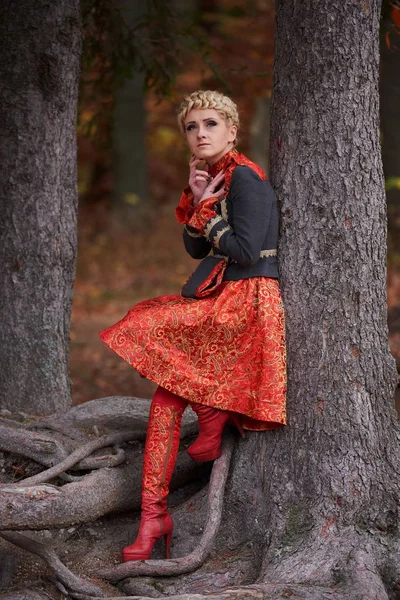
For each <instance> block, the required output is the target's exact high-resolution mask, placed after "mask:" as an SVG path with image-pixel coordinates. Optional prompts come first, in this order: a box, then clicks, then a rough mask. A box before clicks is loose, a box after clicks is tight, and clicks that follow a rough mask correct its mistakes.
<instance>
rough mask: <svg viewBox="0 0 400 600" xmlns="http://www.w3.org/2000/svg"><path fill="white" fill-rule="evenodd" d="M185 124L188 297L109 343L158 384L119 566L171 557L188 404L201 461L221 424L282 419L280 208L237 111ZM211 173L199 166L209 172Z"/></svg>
mask: <svg viewBox="0 0 400 600" xmlns="http://www.w3.org/2000/svg"><path fill="white" fill-rule="evenodd" d="M178 122H179V124H180V127H181V129H182V131H183V132H184V134H185V136H186V140H187V143H188V145H189V148H190V150H191V152H192V158H191V160H190V175H189V187H188V188H186V189H185V190H184V192H183V194H182V196H181V199H180V202H179V206H178V207H177V209H176V217H177V219H178V221H179V222H180V223H182V224H184V231H183V239H184V244H185V247H186V250H187V251H188V252H189V254H190V255H191V256H192V257H193V258H202V259H203V260H202V262H201V263H200V265H199V267H198V268H197V269H196V270H195V272H194V273H193V275H192V276H191V277H190V278H189V280H188V282H187V283H186V285H185V286H184V288H183V290H182V296H161V297H159V298H154V299H152V300H148V301H144V302H140V303H139V304H137V305H136V306H134V307H133V308H132V309H131V310H130V311H129V313H128V314H127V316H126V317H125V318H124V319H122V321H120V322H119V323H117V324H116V325H114V326H112V327H110V328H109V329H107V330H105V331H103V332H102V333H101V334H100V335H101V338H102V339H103V341H104V342H105V343H106V344H108V345H109V346H110V348H112V350H114V351H115V352H117V354H119V355H120V356H121V357H122V358H123V359H125V360H126V361H127V362H128V363H129V364H131V365H132V366H133V367H134V368H135V369H137V370H138V371H139V373H141V374H142V375H144V376H145V377H147V378H149V379H151V380H152V381H154V382H156V383H157V384H158V386H159V387H158V389H157V391H156V393H155V395H154V397H153V400H152V403H151V407H150V415H149V424H148V431H147V439H146V445H145V455H144V465H143V479H142V514H141V522H140V527H139V532H138V536H137V538H136V540H135V542H134V543H133V544H131V545H130V546H128V547H127V548H124V550H123V553H122V555H123V560H124V561H129V560H146V559H148V558H150V555H151V552H152V549H153V546H154V544H155V542H156V540H157V539H159V538H160V537H164V538H165V543H166V557H167V558H168V557H169V548H170V541H171V535H172V529H173V522H172V518H171V516H170V515H169V513H168V510H167V504H166V499H167V496H168V491H169V487H168V486H169V482H170V479H171V477H172V473H173V470H174V466H175V462H176V457H177V453H178V447H179V434H180V425H181V420H182V415H183V412H184V410H185V408H186V407H187V405H188V404H190V406H191V408H192V409H193V410H194V411H195V412H196V413H197V416H198V420H199V436H198V438H197V440H196V441H195V442H194V443H193V444H192V445H191V446H190V447H189V449H188V453H189V455H190V456H191V457H192V458H193V459H194V460H196V461H208V460H213V459H215V458H217V457H218V456H219V455H220V449H221V438H222V433H223V429H224V427H225V425H226V424H227V423H228V422H229V421H231V422H233V423H234V424H236V425H237V427H238V428H239V430H240V431H241V432H242V431H243V430H242V427H244V428H245V429H250V430H256V431H260V430H267V429H274V428H277V427H282V426H283V425H284V424H285V422H286V413H285V392H286V371H285V342H284V321H283V309H282V304H281V299H280V293H279V285H278V281H277V278H278V270H277V256H276V255H277V252H276V247H277V241H278V211H277V206H276V200H275V197H274V193H273V190H272V187H271V185H270V184H269V182H268V181H267V180H266V176H265V174H264V172H263V171H262V169H261V168H260V167H259V166H257V165H256V164H254V163H252V162H251V161H250V160H249V159H247V158H246V157H245V156H244V155H243V154H240V153H239V152H237V151H236V150H235V144H236V139H237V131H238V128H239V118H238V112H237V108H236V105H235V104H234V103H233V102H232V100H231V99H230V98H228V97H227V96H224V95H223V94H221V93H219V92H214V91H197V92H194V93H193V94H191V95H190V96H187V97H186V98H185V100H184V101H183V103H182V105H181V107H180V110H179V114H178ZM204 161H205V165H204V166H203V167H201V165H202V164H204Z"/></svg>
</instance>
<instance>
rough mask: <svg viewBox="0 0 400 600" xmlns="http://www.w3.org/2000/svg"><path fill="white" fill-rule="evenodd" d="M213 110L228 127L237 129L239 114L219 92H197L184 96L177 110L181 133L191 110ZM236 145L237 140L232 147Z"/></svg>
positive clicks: (230, 102) (231, 103)
mask: <svg viewBox="0 0 400 600" xmlns="http://www.w3.org/2000/svg"><path fill="white" fill-rule="evenodd" d="M193 108H195V109H197V108H200V109H205V108H213V109H215V110H216V111H217V112H218V113H219V114H220V115H221V117H222V118H223V119H225V121H226V122H227V123H228V125H236V128H237V129H239V125H240V123H239V113H238V109H237V106H236V104H235V103H234V102H233V100H231V99H230V98H229V96H224V94H221V92H217V91H212V90H205V91H204V90H197V91H196V92H193V93H192V94H189V96H185V98H184V100H183V102H182V104H181V105H180V106H179V108H178V124H179V128H180V130H181V131H182V133H184V132H185V119H186V117H187V115H188V113H189V112H190V111H191V110H192V109H193ZM236 143H237V138H236V139H235V141H234V145H235V144H236Z"/></svg>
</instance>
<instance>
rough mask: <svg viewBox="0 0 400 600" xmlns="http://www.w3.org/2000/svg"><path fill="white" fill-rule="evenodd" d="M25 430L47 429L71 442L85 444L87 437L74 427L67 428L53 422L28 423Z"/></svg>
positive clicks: (64, 425) (37, 421)
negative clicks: (75, 441) (67, 438)
mask: <svg viewBox="0 0 400 600" xmlns="http://www.w3.org/2000/svg"><path fill="white" fill-rule="evenodd" d="M26 429H48V430H50V431H55V432H57V433H61V434H62V435H63V436H66V437H69V438H71V440H77V441H78V442H79V441H82V442H85V441H87V436H86V435H85V434H84V433H82V431H79V430H78V429H76V428H75V427H67V426H66V424H65V423H64V424H62V425H61V424H60V423H56V422H55V421H52V422H49V421H39V420H36V421H34V422H33V423H28V424H27V425H26Z"/></svg>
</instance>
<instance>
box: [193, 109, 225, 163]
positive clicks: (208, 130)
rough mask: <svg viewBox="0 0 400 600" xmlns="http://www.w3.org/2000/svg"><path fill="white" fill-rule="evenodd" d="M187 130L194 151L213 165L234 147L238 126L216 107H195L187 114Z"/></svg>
mask: <svg viewBox="0 0 400 600" xmlns="http://www.w3.org/2000/svg"><path fill="white" fill-rule="evenodd" d="M185 131H186V139H187V142H188V144H189V148H190V150H191V151H192V153H193V154H194V155H195V156H196V157H197V158H203V159H204V160H206V161H207V162H208V164H210V165H213V164H215V163H216V162H217V161H218V160H219V159H220V158H221V157H222V156H223V155H224V154H225V153H226V152H228V150H231V148H233V142H234V141H235V138H236V131H237V128H236V125H228V123H227V122H226V121H225V119H224V118H223V117H222V116H221V115H220V114H219V113H218V112H217V111H216V110H215V109H214V108H193V109H192V110H191V111H190V112H188V114H187V115H186V119H185Z"/></svg>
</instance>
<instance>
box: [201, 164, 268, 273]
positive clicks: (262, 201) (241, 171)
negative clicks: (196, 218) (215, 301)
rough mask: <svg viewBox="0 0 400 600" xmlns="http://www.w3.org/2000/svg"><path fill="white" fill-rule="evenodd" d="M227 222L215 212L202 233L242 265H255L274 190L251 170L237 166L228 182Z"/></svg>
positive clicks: (266, 227)
mask: <svg viewBox="0 0 400 600" xmlns="http://www.w3.org/2000/svg"><path fill="white" fill-rule="evenodd" d="M229 194H230V207H231V212H232V217H230V219H229V220H230V223H228V222H227V221H225V220H224V219H223V218H222V217H221V216H220V215H218V214H216V215H215V216H213V217H212V218H211V219H209V221H208V222H207V223H206V225H205V228H204V236H205V238H206V239H207V240H208V241H209V242H210V244H211V245H212V246H214V247H216V248H219V249H220V250H222V251H223V252H224V253H225V254H227V255H228V256H229V257H230V258H232V259H233V260H234V261H235V262H237V263H238V264H239V265H242V266H243V267H249V266H252V265H255V264H256V263H257V261H258V260H259V258H260V251H261V248H262V244H263V241H264V238H265V234H266V231H267V229H268V224H269V219H270V217H271V208H272V204H273V202H274V191H273V189H272V186H271V184H270V183H269V181H263V180H262V179H261V178H260V177H259V176H258V175H257V173H255V171H253V169H251V168H250V167H245V166H238V167H236V169H235V170H234V172H233V174H232V180H231V185H230V190H229Z"/></svg>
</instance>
